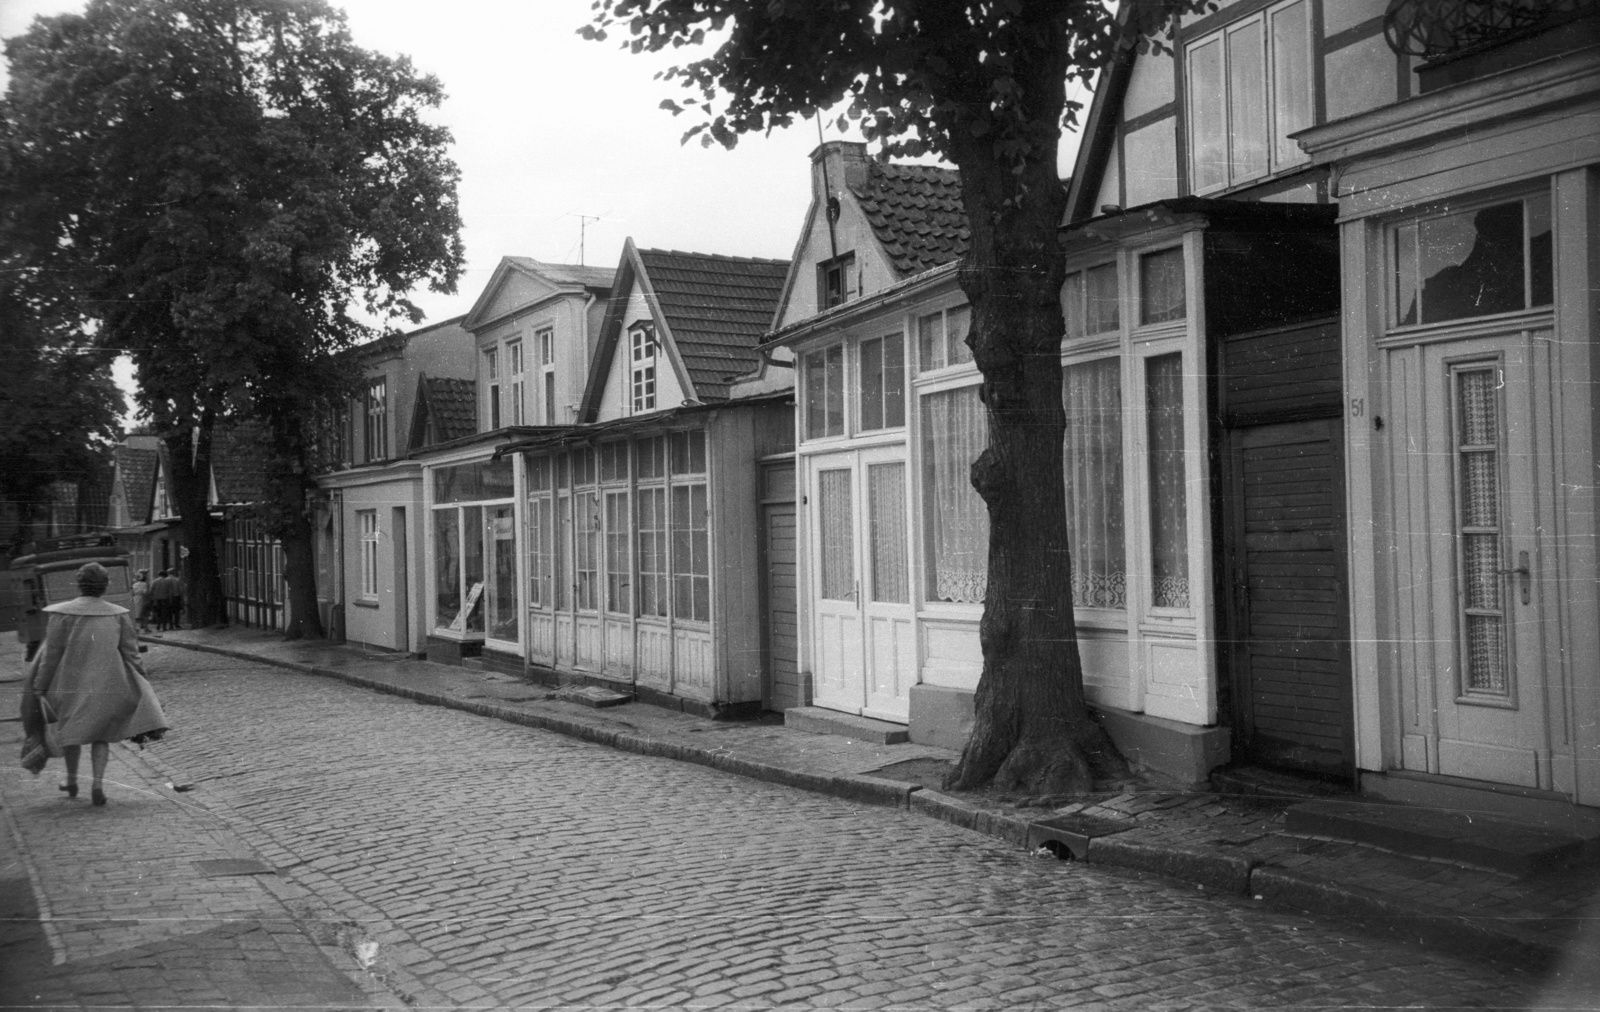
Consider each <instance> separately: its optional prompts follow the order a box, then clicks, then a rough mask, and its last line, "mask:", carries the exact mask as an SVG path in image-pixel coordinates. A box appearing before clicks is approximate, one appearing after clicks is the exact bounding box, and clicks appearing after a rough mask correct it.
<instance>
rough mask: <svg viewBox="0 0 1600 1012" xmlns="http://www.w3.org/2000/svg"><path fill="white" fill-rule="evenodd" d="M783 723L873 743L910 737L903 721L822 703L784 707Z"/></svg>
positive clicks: (901, 740) (897, 742)
mask: <svg viewBox="0 0 1600 1012" xmlns="http://www.w3.org/2000/svg"><path fill="white" fill-rule="evenodd" d="M783 726H784V727H792V728H794V729H796V730H798V731H809V732H810V733H812V734H833V735H838V736H840V737H842V738H850V739H853V740H855V741H863V742H869V743H871V744H874V745H899V744H901V743H902V742H908V741H910V740H911V732H910V731H909V730H908V729H907V728H906V726H905V725H904V724H895V723H891V722H889V721H887V720H874V719H873V718H871V717H860V716H857V715H856V714H853V713H842V712H840V711H838V710H828V709H824V708H823V707H820V706H791V707H789V708H788V709H787V710H784V711H783Z"/></svg>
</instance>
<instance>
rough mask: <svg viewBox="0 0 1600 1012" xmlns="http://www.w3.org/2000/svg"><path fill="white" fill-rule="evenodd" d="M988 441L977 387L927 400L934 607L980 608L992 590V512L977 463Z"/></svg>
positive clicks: (927, 523)
mask: <svg viewBox="0 0 1600 1012" xmlns="http://www.w3.org/2000/svg"><path fill="white" fill-rule="evenodd" d="M988 439H989V422H988V418H987V417H986V416H985V414H984V407H983V402H982V401H980V400H979V399H978V388H977V387H975V386H966V387H959V388H957V389H955V390H943V391H939V392H938V393H930V394H924V395H923V396H922V502H923V529H924V534H925V537H926V539H927V544H926V548H925V554H926V558H927V563H926V566H925V569H926V572H927V595H928V600H929V601H951V602H957V603H964V604H970V603H975V602H981V601H982V600H983V595H984V591H985V590H986V589H987V587H988V584H989V511H988V509H987V508H986V507H985V506H984V504H983V500H982V499H981V498H979V496H978V493H977V491H976V490H975V489H974V488H973V487H972V477H971V475H972V462H973V461H974V460H977V459H978V455H979V454H981V453H982V452H983V450H984V447H985V446H986V445H987V443H988Z"/></svg>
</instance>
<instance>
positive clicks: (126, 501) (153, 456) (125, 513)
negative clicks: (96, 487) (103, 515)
mask: <svg viewBox="0 0 1600 1012" xmlns="http://www.w3.org/2000/svg"><path fill="white" fill-rule="evenodd" d="M159 445H160V440H158V439H157V438H156V437H155V436H148V435H130V436H128V437H126V438H125V439H124V440H123V441H122V443H121V444H120V445H118V446H117V448H116V451H115V455H114V458H113V461H114V462H113V470H112V475H111V518H110V526H112V527H139V526H142V525H144V524H147V523H149V522H150V519H151V518H150V507H151V505H152V504H153V503H154V501H155V482H156V470H157V458H158V456H159V454H158V451H157V449H156V448H157V446H159Z"/></svg>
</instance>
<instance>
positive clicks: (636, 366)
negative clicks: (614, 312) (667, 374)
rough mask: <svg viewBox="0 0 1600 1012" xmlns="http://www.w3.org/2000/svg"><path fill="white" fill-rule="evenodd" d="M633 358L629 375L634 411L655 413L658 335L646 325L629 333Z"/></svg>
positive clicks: (636, 327)
mask: <svg viewBox="0 0 1600 1012" xmlns="http://www.w3.org/2000/svg"><path fill="white" fill-rule="evenodd" d="M628 337H629V345H630V346H631V349H632V357H631V361H630V368H629V372H628V375H629V377H630V388H631V390H632V393H633V410H634V412H635V413H636V414H637V413H638V412H641V411H654V410H655V407H656V335H655V330H654V328H652V327H650V326H649V325H646V324H640V325H637V326H635V327H634V328H633V329H632V330H630V331H629V332H628Z"/></svg>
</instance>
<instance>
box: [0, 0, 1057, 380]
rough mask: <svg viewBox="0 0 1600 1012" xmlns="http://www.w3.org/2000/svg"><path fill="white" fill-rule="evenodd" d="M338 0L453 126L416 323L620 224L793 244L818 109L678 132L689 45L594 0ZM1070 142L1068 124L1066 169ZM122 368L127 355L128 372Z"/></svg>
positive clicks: (595, 250)
mask: <svg viewBox="0 0 1600 1012" xmlns="http://www.w3.org/2000/svg"><path fill="white" fill-rule="evenodd" d="M333 3H334V6H338V7H341V8H342V9H343V10H344V11H345V13H346V15H347V16H348V19H349V25H350V30H351V33H352V35H353V36H354V37H355V40H356V42H357V43H358V44H359V45H361V46H363V47H365V48H368V49H373V50H377V51H379V52H382V53H386V54H388V55H400V54H404V55H406V56H409V57H410V58H411V60H412V62H413V63H414V65H415V66H416V67H417V69H418V70H419V71H421V72H424V73H431V74H434V75H436V76H437V77H438V78H439V79H440V81H441V82H442V83H443V86H444V90H445V93H446V96H447V97H446V99H445V102H444V103H443V105H442V107H441V108H440V109H439V110H438V115H437V121H438V122H440V123H442V124H444V125H445V126H448V127H449V128H450V130H451V132H452V133H453V134H454V137H455V144H454V147H453V151H452V154H453V156H454V158H455V161H456V163H457V165H459V166H460V168H461V173H462V178H461V184H460V188H459V191H458V192H459V196H460V202H461V216H462V222H463V229H462V238H463V241H464V242H465V244H466V253H467V264H466V270H465V271H464V272H463V273H462V276H461V280H460V282H459V284H458V288H457V292H456V293H455V294H454V295H441V294H437V293H433V292H427V291H421V292H417V293H414V294H413V301H415V302H416V303H417V304H418V305H419V306H420V307H421V308H422V309H423V311H424V312H425V313H426V314H427V320H426V321H425V322H437V321H439V320H444V319H449V318H450V317H453V316H458V315H460V314H463V313H465V312H467V311H468V310H469V309H471V307H472V303H473V301H474V300H475V299H476V298H477V296H478V295H479V294H480V293H481V292H482V290H483V286H484V284H485V283H486V282H487V281H488V279H489V276H490V275H491V274H492V273H493V271H494V268H495V265H496V264H497V263H499V261H500V258H501V257H503V256H526V257H533V258H535V259H538V260H545V261H553V262H558V263H579V262H583V263H587V264H591V265H598V266H605V267H614V266H615V265H616V263H617V260H618V258H619V257H620V256H621V254H622V244H623V241H624V240H625V239H626V238H627V237H629V236H632V237H633V240H634V242H635V244H636V245H638V246H640V247H641V248H650V247H656V248H664V249H678V250H687V251H694V252H699V253H722V254H730V255H734V256H756V257H773V258H779V259H786V258H788V257H789V256H790V255H791V254H792V253H793V250H794V244H795V240H796V238H797V237H798V234H799V229H800V226H801V224H802V221H803V219H804V217H805V212H806V208H807V206H808V203H809V200H810V192H809V186H810V174H809V160H808V155H809V154H810V152H811V151H812V149H814V148H815V147H816V146H817V143H818V138H817V123H816V121H815V120H811V121H808V122H803V123H798V124H796V125H795V126H793V127H790V128H788V129H786V130H780V131H775V132H773V133H772V134H771V135H769V136H752V137H746V138H744V139H742V140H741V141H740V142H739V145H738V146H737V147H736V148H735V149H734V150H732V151H727V150H725V149H723V148H721V147H720V146H716V147H711V148H702V147H701V146H700V144H699V143H698V140H695V141H691V142H690V143H689V144H688V145H682V144H680V143H679V140H680V138H681V137H682V135H683V132H684V131H685V130H686V129H687V128H688V127H689V126H691V125H693V121H692V120H690V119H689V118H688V116H687V115H686V116H684V117H677V118H675V117H673V116H672V115H671V114H670V113H668V112H665V111H663V110H662V109H661V108H660V104H661V101H662V99H664V98H680V97H682V89H681V88H680V87H679V86H678V85H677V84H676V83H667V82H663V81H657V80H654V79H653V77H654V74H655V73H656V72H657V71H659V70H661V69H662V68H664V67H666V66H668V65H670V64H672V63H674V62H678V61H681V60H682V59H683V54H684V53H685V52H687V51H686V50H680V51H678V52H677V53H670V52H669V53H667V54H659V55H645V54H641V55H634V54H631V53H627V52H624V51H622V50H621V49H620V48H619V44H618V40H617V39H616V38H613V39H612V40H610V41H607V42H589V41H586V40H584V39H582V38H580V37H579V36H578V35H577V29H578V28H579V27H580V26H581V25H583V24H585V23H587V22H588V21H589V19H590V16H591V12H590V0H448V2H441V0H344V2H343V3H340V2H338V0H333ZM82 9H83V0H0V38H9V37H10V36H13V35H16V34H18V33H20V32H22V31H24V30H26V28H27V26H28V25H29V24H30V23H31V21H32V20H33V18H34V17H35V16H37V15H50V14H59V13H64V12H68V11H81V10H82ZM3 63H4V60H3V58H0V65H3ZM0 77H3V66H0ZM1075 97H1078V98H1080V99H1086V98H1087V96H1085V95H1081V94H1079V95H1076V96H1075ZM841 136H844V138H845V139H850V140H859V139H860V138H859V137H858V136H850V135H840V134H837V133H836V132H834V131H833V129H832V128H831V124H830V126H829V128H828V129H827V130H826V131H825V133H824V137H825V139H827V140H835V139H839V138H840V137H841ZM1076 148H1077V137H1076V135H1072V134H1069V135H1067V137H1066V138H1065V139H1064V142H1063V145H1062V159H1061V163H1062V175H1066V174H1068V172H1069V171H1070V166H1071V163H1072V158H1073V156H1074V153H1075V151H1076ZM128 375H129V370H128V369H127V368H126V367H124V368H123V369H122V371H121V377H120V378H121V380H122V381H123V382H124V383H125V384H126V382H127V381H128Z"/></svg>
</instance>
